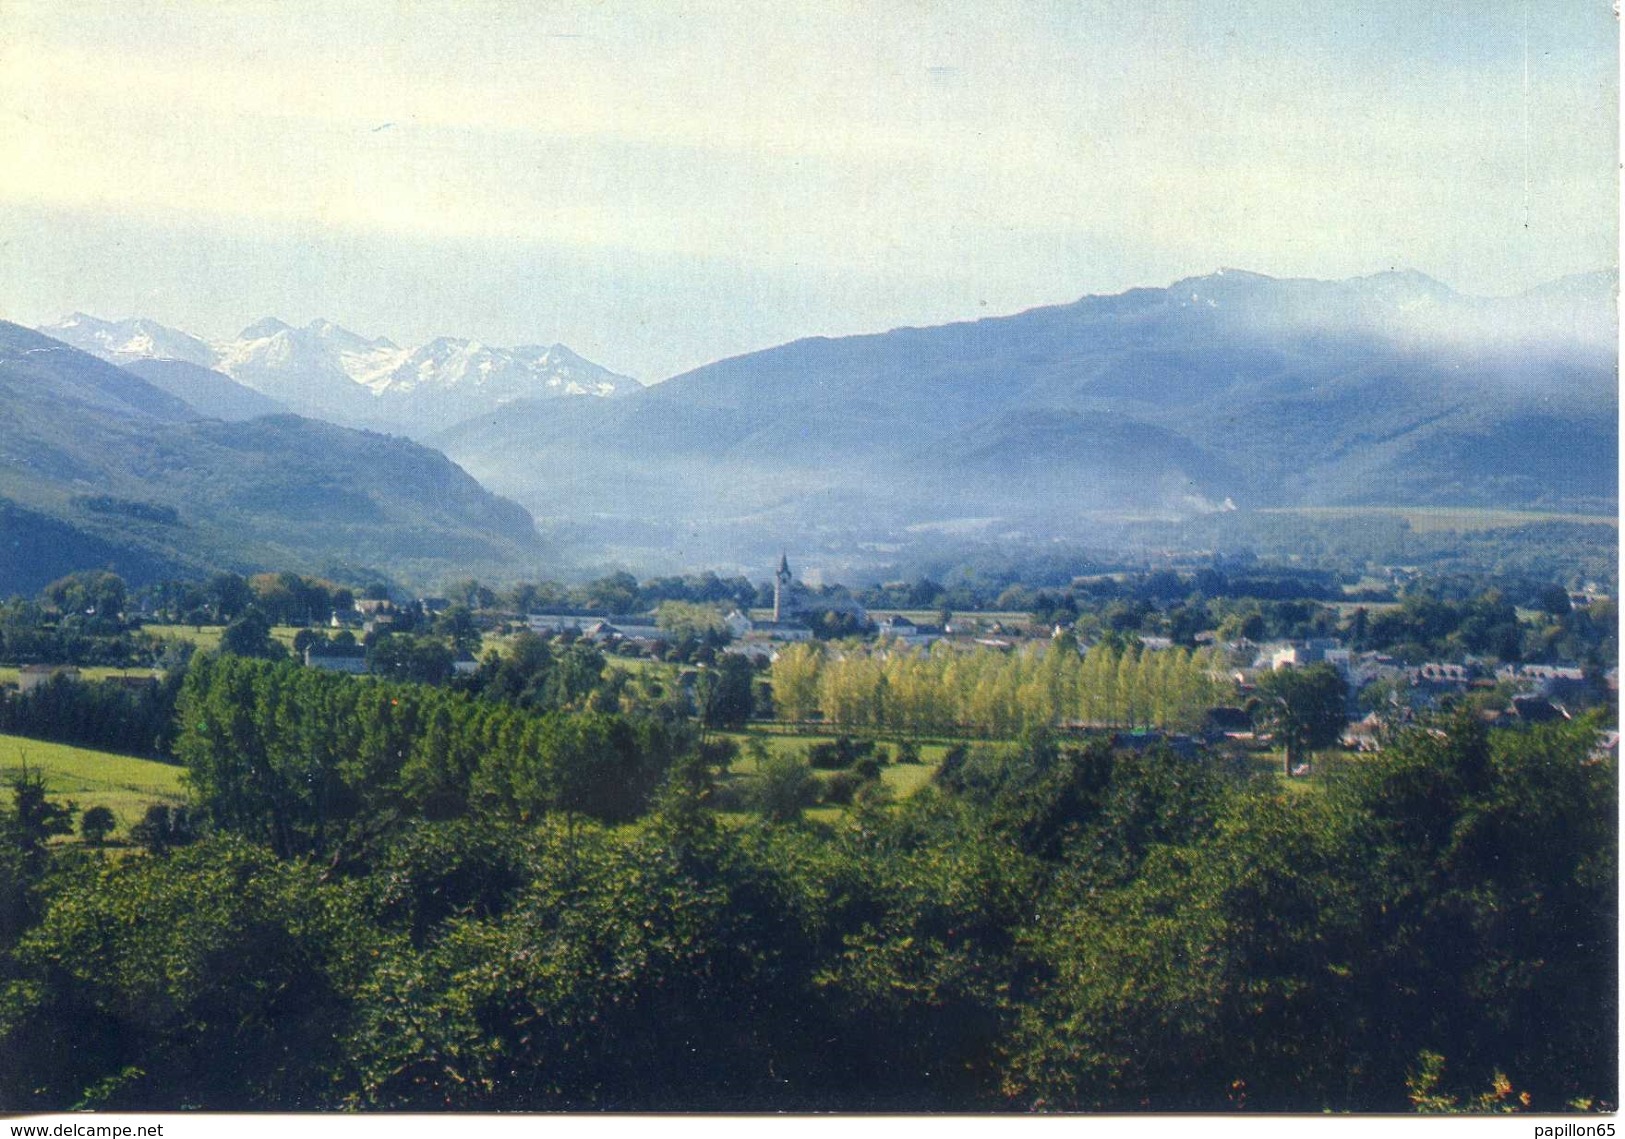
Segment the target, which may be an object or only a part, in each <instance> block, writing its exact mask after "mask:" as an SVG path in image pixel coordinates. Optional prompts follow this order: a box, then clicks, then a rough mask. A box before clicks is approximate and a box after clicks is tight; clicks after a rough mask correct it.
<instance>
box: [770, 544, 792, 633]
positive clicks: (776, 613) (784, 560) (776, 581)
mask: <svg viewBox="0 0 1625 1139" xmlns="http://www.w3.org/2000/svg"><path fill="white" fill-rule="evenodd" d="M794 580H795V579H794V577H793V576H792V575H791V573H790V556H789V554H787V553H784V552H780V554H779V568H778V570H777V572H775V573H774V574H773V621H774V623H775V624H777V623H778V622H780V621H782V620H784V618H785V615H786V613H787V612H788V610H789V604H790V584H791V582H793V581H794Z"/></svg>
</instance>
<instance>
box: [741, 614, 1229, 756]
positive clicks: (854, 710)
mask: <svg viewBox="0 0 1625 1139" xmlns="http://www.w3.org/2000/svg"><path fill="white" fill-rule="evenodd" d="M1224 666H1225V662H1224V660H1223V658H1222V656H1221V655H1220V654H1218V653H1217V652H1216V651H1215V650H1212V649H1198V650H1195V651H1191V650H1187V649H1183V648H1168V649H1160V650H1150V649H1144V648H1142V647H1141V646H1139V645H1137V644H1127V645H1125V644H1119V643H1117V642H1115V641H1111V640H1106V641H1102V642H1100V643H1099V644H1096V645H1093V646H1091V647H1090V648H1089V650H1088V651H1087V652H1080V651H1079V650H1078V648H1077V645H1076V643H1075V642H1073V641H1072V640H1071V639H1070V638H1066V637H1062V638H1058V639H1057V640H1055V641H1054V642H1052V643H1050V644H1049V645H1044V646H1037V647H1033V648H1029V649H1026V650H1023V651H1013V652H1012V651H1003V650H1000V649H997V648H978V649H973V650H969V651H966V650H961V649H953V648H949V647H947V646H944V645H939V646H936V647H933V648H932V649H931V650H929V651H920V650H905V649H897V648H890V647H884V646H882V647H879V648H874V649H849V650H841V651H839V652H830V651H826V650H825V649H824V648H823V646H821V645H816V644H796V645H790V646H788V647H786V648H785V649H783V650H782V651H781V652H780V653H779V656H778V658H777V659H776V660H775V661H774V662H773V671H772V683H773V699H774V703H775V705H776V707H777V708H778V710H779V714H780V715H781V716H782V717H783V718H784V719H786V720H792V721H805V720H809V719H812V718H813V717H814V716H815V714H817V715H821V716H822V718H823V720H824V721H825V722H826V723H831V724H839V725H841V726H843V727H855V728H877V729H886V730H890V731H902V732H916V733H925V734H931V733H939V732H964V731H968V732H971V733H974V734H978V735H983V736H992V737H1003V736H1014V735H1019V734H1021V733H1023V732H1027V731H1032V730H1035V729H1039V728H1046V727H1054V726H1057V725H1062V724H1069V723H1081V724H1086V725H1090V726H1098V727H1120V728H1140V727H1151V728H1167V729H1175V730H1189V729H1193V728H1196V727H1198V726H1199V725H1200V724H1201V721H1202V716H1203V713H1204V712H1206V711H1207V709H1209V708H1211V707H1213V706H1214V705H1216V704H1222V703H1223V702H1225V700H1227V699H1229V698H1231V697H1232V696H1233V695H1234V692H1235V685H1234V683H1233V681H1232V680H1231V679H1230V678H1229V676H1228V675H1227V674H1226V672H1225V667H1224Z"/></svg>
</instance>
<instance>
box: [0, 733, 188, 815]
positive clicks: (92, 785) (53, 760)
mask: <svg viewBox="0 0 1625 1139" xmlns="http://www.w3.org/2000/svg"><path fill="white" fill-rule="evenodd" d="M25 763H26V765H27V767H28V769H29V770H30V771H39V772H41V773H43V774H44V776H45V786H46V789H47V790H48V791H49V792H50V794H51V796H52V797H53V798H58V799H71V800H73V802H75V803H77V804H78V805H79V809H80V811H81V812H82V811H83V810H84V809H85V808H87V807H109V808H111V809H112V811H113V815H114V817H116V818H117V819H118V828H117V829H116V830H115V831H114V832H113V834H114V839H115V841H117V840H118V839H121V838H123V837H125V836H127V835H128V834H129V830H130V826H131V825H132V824H134V823H136V822H139V821H140V819H141V816H142V815H143V814H144V813H145V812H146V809H147V808H148V807H149V806H151V805H152V804H154V803H172V804H179V803H181V802H184V801H185V798H186V791H185V788H184V787H183V786H182V785H181V768H179V767H177V766H175V765H173V764H168V763H155V762H154V761H152V760H150V759H135V758H133V757H131V756H127V755H114V754H113V753H111V752H105V751H92V750H90V749H89V748H82V747H70V746H68V745H67V744H53V743H42V742H41V741H39V740H29V739H24V738H22V737H21V736H5V735H0V780H8V779H10V778H11V777H12V776H14V775H16V774H18V773H19V772H21V771H22V769H23V766H24V764H25Z"/></svg>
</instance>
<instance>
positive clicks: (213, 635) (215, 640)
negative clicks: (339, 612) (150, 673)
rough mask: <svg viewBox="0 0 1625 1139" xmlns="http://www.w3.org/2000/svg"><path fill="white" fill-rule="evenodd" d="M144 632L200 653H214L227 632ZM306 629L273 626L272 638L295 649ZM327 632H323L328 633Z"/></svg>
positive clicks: (185, 628) (168, 628)
mask: <svg viewBox="0 0 1625 1139" xmlns="http://www.w3.org/2000/svg"><path fill="white" fill-rule="evenodd" d="M141 628H142V630H143V631H144V632H148V633H151V634H152V635H153V636H155V637H168V638H170V639H172V640H177V641H191V642H192V643H193V644H194V645H196V646H197V647H198V651H200V652H213V651H214V650H215V649H217V648H219V647H220V635H221V634H222V633H224V632H225V631H226V627H225V626H224V625H143V626H141ZM302 628H304V626H303V625H273V626H272V627H271V637H272V639H273V640H276V641H280V642H281V643H282V644H283V645H284V646H286V647H287V648H288V649H290V650H291V649H292V648H293V638H294V636H295V635H296V634H297V633H298V632H299V630H300V629H302ZM326 631H327V630H325V629H324V630H323V632H326Z"/></svg>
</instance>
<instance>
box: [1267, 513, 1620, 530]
mask: <svg viewBox="0 0 1625 1139" xmlns="http://www.w3.org/2000/svg"><path fill="white" fill-rule="evenodd" d="M1258 513H1260V514H1292V515H1296V516H1298V517H1300V518H1311V519H1316V518H1318V519H1329V520H1337V519H1343V520H1349V519H1357V518H1362V517H1367V518H1369V517H1379V518H1403V519H1404V520H1405V521H1406V522H1408V523H1409V524H1410V527H1411V530H1412V531H1414V532H1415V533H1418V534H1429V533H1434V532H1436V531H1440V530H1455V531H1469V530H1507V529H1511V528H1512V527H1515V526H1528V525H1530V524H1532V523H1536V522H1573V523H1577V524H1579V525H1591V526H1613V527H1615V528H1616V529H1617V528H1618V526H1619V519H1618V518H1617V517H1615V516H1614V515H1611V514H1552V513H1545V512H1542V511H1537V510H1481V509H1475V508H1472V507H1458V506H1283V507H1274V508H1270V509H1265V510H1260V511H1259V512H1258Z"/></svg>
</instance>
